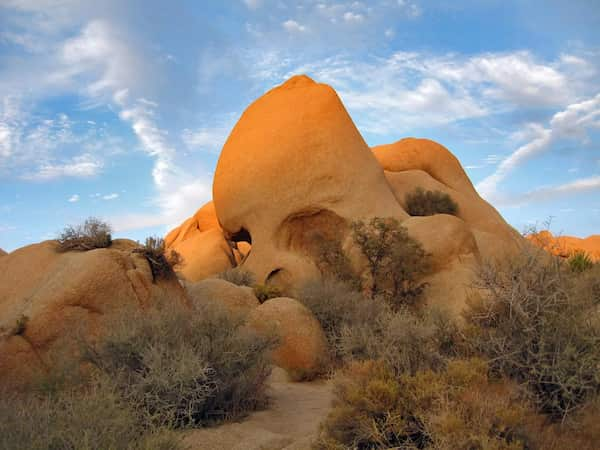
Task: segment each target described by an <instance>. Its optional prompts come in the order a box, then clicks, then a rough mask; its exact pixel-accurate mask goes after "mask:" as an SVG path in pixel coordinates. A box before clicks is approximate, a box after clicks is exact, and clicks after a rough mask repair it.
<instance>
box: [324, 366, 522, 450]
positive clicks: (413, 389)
mask: <svg viewBox="0 0 600 450" xmlns="http://www.w3.org/2000/svg"><path fill="white" fill-rule="evenodd" d="M334 392H335V401H334V408H333V410H332V412H331V413H330V415H329V416H328V418H327V419H326V421H325V422H324V424H323V425H322V428H321V434H320V437H319V439H318V441H317V442H316V443H315V446H314V447H315V448H317V449H323V450H325V449H327V450H329V449H343V448H353V449H386V448H406V449H411V448H412V449H417V448H429V449H450V448H457V449H458V448H465V449H467V448H468V449H476V448H481V449H483V448H485V449H525V448H528V447H527V438H526V437H525V436H524V434H523V424H524V423H526V422H527V415H528V414H532V412H531V410H530V409H528V407H527V405H525V404H523V403H519V402H518V401H517V397H516V392H515V389H514V388H513V387H512V386H511V385H510V384H509V383H506V382H493V381H491V380H490V379H489V378H488V375H487V365H486V363H485V362H483V361H482V360H479V359H468V360H454V361H451V362H449V363H448V366H447V368H446V369H445V370H443V371H440V372H434V371H431V370H424V371H419V372H417V373H415V374H414V375H410V374H403V375H401V376H396V375H395V374H394V373H393V371H391V370H390V369H389V368H388V367H387V366H386V364H385V363H383V362H381V361H364V362H361V363H354V364H353V365H351V366H350V367H349V368H348V369H347V370H346V371H345V372H343V373H342V374H341V376H340V377H339V378H338V379H337V380H336V384H335V391H334Z"/></svg>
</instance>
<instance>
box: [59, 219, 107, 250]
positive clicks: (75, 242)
mask: <svg viewBox="0 0 600 450" xmlns="http://www.w3.org/2000/svg"><path fill="white" fill-rule="evenodd" d="M111 244H112V237H111V228H110V225H108V224H107V223H106V222H102V221H101V220H100V219H97V218H95V217H90V218H88V219H86V221H85V222H84V223H83V225H77V226H68V227H66V228H65V229H64V230H63V232H62V233H61V234H60V236H59V237H58V251H61V252H67V251H71V250H82V251H86V250H93V249H95V248H106V247H110V245H111Z"/></svg>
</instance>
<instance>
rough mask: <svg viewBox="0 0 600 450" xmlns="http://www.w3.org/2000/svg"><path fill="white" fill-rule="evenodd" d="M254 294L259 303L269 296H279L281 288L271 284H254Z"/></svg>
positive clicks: (269, 297)
mask: <svg viewBox="0 0 600 450" xmlns="http://www.w3.org/2000/svg"><path fill="white" fill-rule="evenodd" d="M254 295H255V296H256V298H257V299H258V301H259V302H260V303H264V302H266V301H267V300H269V299H271V298H276V297H281V290H280V289H279V288H278V287H276V286H273V285H271V284H256V285H254Z"/></svg>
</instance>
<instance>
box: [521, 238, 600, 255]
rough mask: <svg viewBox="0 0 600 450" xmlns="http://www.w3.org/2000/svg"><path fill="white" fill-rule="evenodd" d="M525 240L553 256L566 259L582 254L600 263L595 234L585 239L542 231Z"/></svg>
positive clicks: (597, 239) (598, 239) (598, 243)
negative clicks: (578, 253)
mask: <svg viewBox="0 0 600 450" xmlns="http://www.w3.org/2000/svg"><path fill="white" fill-rule="evenodd" d="M527 238H528V239H529V240H530V241H531V242H532V243H534V244H535V245H537V246H539V247H541V248H543V249H544V250H547V251H549V252H550V253H552V254H553V255H557V256H561V257H563V258H568V257H570V256H571V255H573V254H574V253H577V252H584V253H586V254H587V255H588V256H589V257H590V258H591V259H592V260H593V261H600V235H598V234H595V235H592V236H588V237H586V238H578V237H573V236H554V235H553V234H552V233H551V232H550V231H547V230H543V231H540V232H539V233H533V234H530V235H528V236H527Z"/></svg>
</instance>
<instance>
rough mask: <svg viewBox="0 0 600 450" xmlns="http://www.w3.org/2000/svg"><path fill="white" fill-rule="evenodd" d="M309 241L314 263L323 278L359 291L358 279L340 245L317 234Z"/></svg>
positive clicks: (337, 241) (338, 242)
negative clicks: (339, 282)
mask: <svg viewBox="0 0 600 450" xmlns="http://www.w3.org/2000/svg"><path fill="white" fill-rule="evenodd" d="M311 239H312V249H313V253H314V256H315V263H316V265H317V268H318V269H319V271H320V272H321V275H322V276H323V278H332V279H334V280H338V281H341V282H343V283H346V284H347V285H348V286H351V287H352V288H353V289H355V290H359V289H360V287H361V282H360V278H359V277H358V276H357V275H356V274H355V273H354V270H353V269H352V263H351V262H350V258H348V256H347V255H346V254H345V253H344V250H343V249H342V243H341V242H340V241H339V240H337V239H327V238H326V237H325V236H324V235H322V234H320V233H318V232H315V233H312V235H311Z"/></svg>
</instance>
